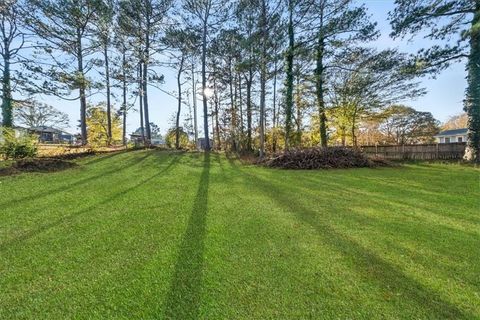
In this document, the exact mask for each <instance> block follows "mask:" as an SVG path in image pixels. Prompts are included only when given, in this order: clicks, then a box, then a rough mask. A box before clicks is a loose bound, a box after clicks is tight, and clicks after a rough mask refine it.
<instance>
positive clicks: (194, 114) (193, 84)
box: [192, 62, 198, 145]
mask: <svg viewBox="0 0 480 320" xmlns="http://www.w3.org/2000/svg"><path fill="white" fill-rule="evenodd" d="M192 91H193V94H192V96H193V126H194V128H193V130H194V135H195V145H197V142H198V124H197V83H196V80H195V63H193V62H192Z"/></svg>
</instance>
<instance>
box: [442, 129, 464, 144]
mask: <svg viewBox="0 0 480 320" xmlns="http://www.w3.org/2000/svg"><path fill="white" fill-rule="evenodd" d="M435 140H436V142H437V143H453V142H467V129H466V128H463V129H453V130H445V131H442V132H440V133H439V134H437V135H435Z"/></svg>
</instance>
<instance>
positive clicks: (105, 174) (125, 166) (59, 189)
mask: <svg viewBox="0 0 480 320" xmlns="http://www.w3.org/2000/svg"><path fill="white" fill-rule="evenodd" d="M151 155H152V154H151V153H146V154H145V155H144V156H143V157H139V158H133V160H131V161H127V162H125V163H124V164H123V165H122V166H121V167H113V168H112V169H109V170H105V171H101V172H100V173H98V174H96V175H92V176H89V177H86V178H83V179H79V180H77V181H75V182H74V183H70V184H63V185H60V186H59V187H57V188H53V189H52V188H45V190H44V191H42V192H39V193H35V194H31V195H28V196H24V197H22V198H15V199H11V200H7V201H5V202H3V203H0V206H1V207H3V208H8V207H10V206H13V205H17V204H18V203H20V202H25V201H30V200H35V199H38V198H41V197H44V196H48V195H51V194H53V193H57V192H65V191H68V190H71V189H73V188H74V187H77V186H80V185H84V184H87V183H90V182H93V181H95V180H98V179H100V178H102V179H104V178H106V177H108V176H110V175H112V174H115V173H119V172H121V171H124V170H126V169H129V168H131V167H133V166H135V165H138V164H139V163H141V162H143V161H144V160H146V159H147V158H148V157H150V156H151Z"/></svg>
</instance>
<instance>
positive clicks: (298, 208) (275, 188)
mask: <svg viewBox="0 0 480 320" xmlns="http://www.w3.org/2000/svg"><path fill="white" fill-rule="evenodd" d="M232 160H233V159H232ZM232 160H231V161H230V164H231V166H232V167H233V168H235V169H236V170H237V171H238V172H239V173H241V174H242V175H243V176H245V177H246V178H247V179H249V180H250V181H252V182H253V183H250V185H251V186H252V187H253V188H255V189H257V190H258V191H260V192H262V193H263V194H265V195H266V196H268V197H270V198H272V199H273V200H275V201H276V202H277V203H278V204H279V205H281V206H282V207H284V208H285V209H287V210H288V211H289V212H291V213H293V214H294V215H295V216H296V217H297V218H298V219H300V220H301V221H302V222H303V223H307V224H309V225H310V226H311V227H313V228H314V229H315V230H316V231H317V234H318V235H319V236H320V237H321V238H322V241H323V242H324V243H325V244H326V245H328V246H329V247H331V248H334V249H335V250H336V251H338V252H340V253H342V255H344V256H345V257H348V258H349V259H353V261H354V264H355V266H356V270H355V271H356V272H357V273H358V274H359V275H360V276H362V277H363V278H365V279H367V280H368V281H369V282H372V283H375V285H377V286H379V287H380V288H382V289H383V290H385V291H388V292H392V293H394V294H397V295H399V296H401V297H402V298H401V300H402V301H408V304H410V303H412V304H414V305H416V307H418V308H419V309H422V310H423V312H424V314H423V316H425V315H428V316H429V317H432V318H433V319H472V318H474V317H473V316H472V315H471V314H468V313H467V312H464V311H463V310H461V309H460V308H458V306H456V305H454V304H452V303H451V302H449V301H446V300H444V299H443V298H442V297H441V296H440V295H439V294H438V293H437V292H435V291H434V290H431V289H429V288H427V287H425V286H423V285H422V284H421V283H419V282H417V281H416V280H415V279H412V278H411V277H409V276H408V275H406V274H405V273H403V272H402V271H401V270H399V269H398V268H397V267H396V266H394V265H392V264H390V263H389V262H387V261H385V260H383V259H382V258H381V257H379V256H378V255H377V254H376V253H375V252H373V251H372V250H370V249H368V248H365V247H364V246H362V245H361V244H359V243H358V242H356V241H355V240H353V239H351V238H349V237H348V236H346V235H344V234H342V233H339V232H338V231H336V230H335V228H333V227H332V226H331V225H330V224H329V223H328V222H327V221H325V220H324V219H321V217H319V212H317V211H315V210H312V209H310V208H308V207H306V206H304V205H302V204H301V203H300V202H299V201H298V200H297V199H298V193H297V192H295V191H294V190H292V189H291V188H290V187H289V188H288V190H285V189H284V188H285V187H286V186H285V185H282V188H280V187H279V182H278V181H275V180H273V179H274V178H272V181H267V180H265V179H262V178H259V177H257V176H256V175H254V174H250V173H247V172H245V171H244V170H242V169H241V168H240V167H239V166H238V165H237V163H236V162H235V161H232ZM385 303H388V301H386V302H385ZM399 312H401V310H399Z"/></svg>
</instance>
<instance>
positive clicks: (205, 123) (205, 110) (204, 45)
mask: <svg viewBox="0 0 480 320" xmlns="http://www.w3.org/2000/svg"><path fill="white" fill-rule="evenodd" d="M206 66H207V19H206V18H205V20H204V22H203V34H202V95H203V130H204V133H205V151H210V138H209V134H208V103H207V94H206V92H205V89H206V88H207V70H206Z"/></svg>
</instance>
